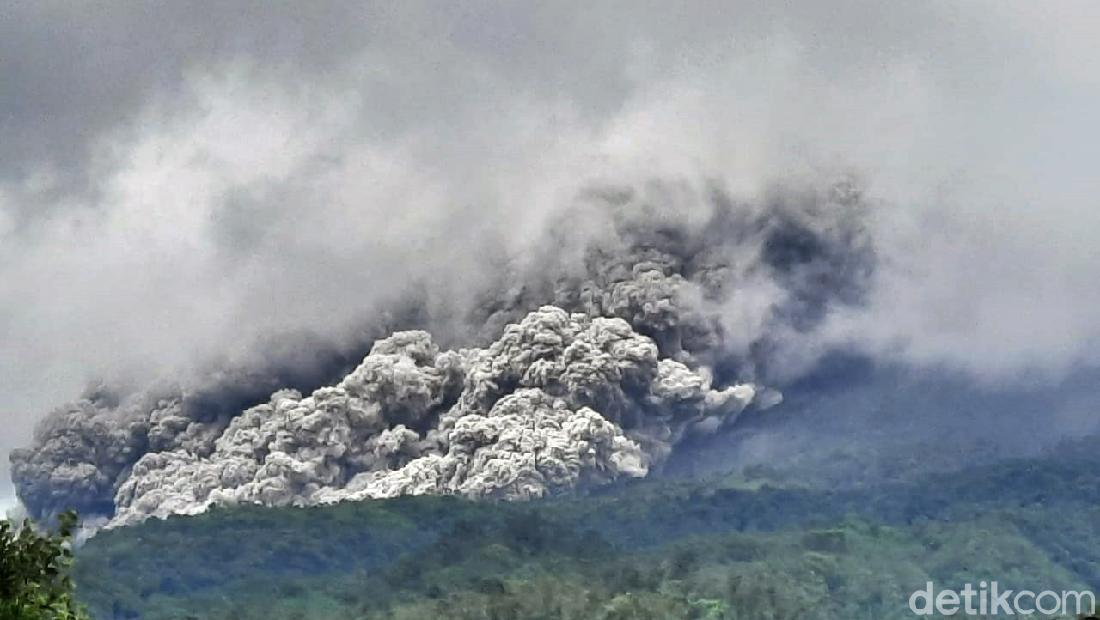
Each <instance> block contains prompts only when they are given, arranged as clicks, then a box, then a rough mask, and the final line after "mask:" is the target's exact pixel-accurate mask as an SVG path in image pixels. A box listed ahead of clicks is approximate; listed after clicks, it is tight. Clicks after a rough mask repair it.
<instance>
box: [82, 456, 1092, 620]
mask: <svg viewBox="0 0 1100 620" xmlns="http://www.w3.org/2000/svg"><path fill="white" fill-rule="evenodd" d="M760 476H763V477H762V478H760V479H755V480H746V479H744V478H743V477H742V478H738V479H724V480H718V481H714V482H711V483H707V484H702V483H670V482H643V483H639V484H634V485H629V486H626V487H623V488H619V489H612V490H609V491H607V492H605V493H601V494H599V495H596V496H593V497H587V498H566V499H558V500H554V501H544V502H537V503H532V504H478V503H472V502H467V501H462V500H459V499H455V498H429V497H425V498H400V499H395V500H389V501H379V502H366V503H355V504H343V505H338V506H332V507H326V508H302V509H279V510H274V509H263V508H258V507H238V508H232V509H218V510H215V511H212V512H210V513H208V514H205V515H201V516H197V517H188V518H173V519H169V520H167V521H152V522H148V523H146V524H144V525H141V526H138V527H133V528H127V529H121V530H112V531H106V532H102V533H100V534H99V535H98V536H96V537H95V538H93V539H92V540H91V541H90V542H89V543H88V544H87V545H86V546H85V547H84V548H83V549H82V550H81V552H80V554H79V558H78V562H77V566H76V572H75V575H74V576H75V578H76V580H77V584H78V588H79V593H80V595H81V597H82V599H83V600H84V601H86V602H87V603H88V604H89V605H90V607H91V609H92V610H93V611H94V612H95V615H96V617H97V618H102V619H113V618H139V617H140V618H157V619H160V618H165V619H167V618H180V619H182V618H202V619H211V620H214V619H220V618H227V619H228V618H232V619H241V620H247V619H249V618H263V619H265V620H277V619H292V618H301V619H311V620H312V619H325V618H364V619H378V620H381V619H383V618H388V619H395V620H396V619H401V620H413V619H422V618H423V619H427V618H458V619H474V618H477V619H500V620H504V619H511V618H516V619H532V620H534V619H542V620H549V619H576V620H581V619H584V620H590V619H607V620H612V619H624V620H625V619H662V620H664V619H671V618H676V619H679V618H697V619H704V618H705V619H710V620H717V619H734V618H737V619H749V620H767V619H780V618H837V619H841V618H843V619H845V620H852V619H856V618H867V619H872V618H873V619H876V620H879V619H885V618H911V617H913V616H912V615H911V614H910V612H909V611H908V607H907V599H908V596H909V594H910V593H911V592H913V591H914V590H916V589H918V588H922V587H923V586H924V584H925V582H926V581H929V580H931V581H934V582H936V583H937V584H938V585H940V586H942V587H961V585H962V584H963V583H966V582H971V583H977V582H979V581H981V580H991V579H996V580H998V581H999V582H1000V583H1001V584H1003V585H1004V586H1005V587H1014V588H1021V587H1041V588H1051V589H1096V588H1097V587H1098V586H1100V456H1097V455H1095V454H1094V451H1093V450H1092V449H1091V447H1090V446H1089V445H1088V444H1082V445H1080V446H1077V447H1075V448H1072V449H1065V450H1062V451H1060V452H1059V453H1058V454H1056V455H1053V456H1051V457H1047V458H1043V459H1032V460H1017V461H1010V462H1003V463H1000V464H996V465H989V466H985V467H980V468H972V469H969V470H967V471H965V472H963V473H957V474H939V475H932V476H924V477H920V478H918V479H911V480H910V479H904V477H902V478H899V479H898V480H896V481H894V482H891V483H888V484H884V485H878V486H867V487H861V488H853V489H849V490H845V491H835V490H834V491H830V490H822V489H815V488H791V487H786V488H778V487H775V486H772V485H771V484H769V483H767V481H766V476H765V474H763V473H761V474H760Z"/></svg>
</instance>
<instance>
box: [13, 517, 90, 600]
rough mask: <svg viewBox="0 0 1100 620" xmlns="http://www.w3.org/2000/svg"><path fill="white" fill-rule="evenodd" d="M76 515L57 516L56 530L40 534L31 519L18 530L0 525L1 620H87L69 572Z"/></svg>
mask: <svg viewBox="0 0 1100 620" xmlns="http://www.w3.org/2000/svg"><path fill="white" fill-rule="evenodd" d="M76 524H77V518H76V513H74V512H66V513H63V514H62V515H61V516H60V517H59V518H58V526H57V530H56V532H53V533H50V532H45V533H39V532H37V531H35V529H34V528H33V527H31V523H30V521H24V522H23V526H22V527H21V528H19V529H15V528H14V527H13V524H12V523H11V522H10V521H0V620H86V619H87V618H88V616H87V614H86V613H85V612H84V611H83V610H82V609H81V608H80V606H79V605H77V604H76V603H75V602H74V600H73V596H72V591H73V585H72V582H71V581H70V580H69V576H68V571H69V566H70V564H71V563H72V550H71V543H72V536H73V532H74V531H75V529H76Z"/></svg>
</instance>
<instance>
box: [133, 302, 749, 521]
mask: <svg viewBox="0 0 1100 620" xmlns="http://www.w3.org/2000/svg"><path fill="white" fill-rule="evenodd" d="M755 393H756V388H755V387H754V386H752V385H736V386H729V387H726V388H722V389H713V387H712V385H711V379H710V377H709V375H708V374H707V373H706V372H705V371H693V370H691V369H689V367H687V366H686V365H684V364H683V363H681V362H677V361H674V360H670V359H667V358H665V359H659V358H658V350H657V345H656V344H655V343H654V342H653V341H652V340H651V339H649V338H646V337H645V336H641V335H639V334H637V333H636V332H634V330H633V329H632V328H631V327H630V324H629V323H627V322H626V321H624V320H623V319H618V318H603V317H597V318H589V317H588V316H587V315H584V314H572V315H570V314H569V313H567V312H566V311H564V310H562V309H561V308H556V307H553V306H546V307H543V308H542V309H540V310H538V311H536V312H533V313H531V314H529V315H527V316H526V317H525V318H524V319H523V320H522V321H521V322H519V323H517V324H512V325H509V326H508V327H506V328H505V330H504V333H503V335H502V336H501V337H500V339H499V340H497V341H495V342H493V343H492V344H490V345H489V346H488V347H487V348H485V349H473V350H460V351H457V352H456V351H440V349H439V348H438V347H437V346H436V345H435V344H434V343H433V342H432V341H431V337H430V336H429V335H428V334H427V333H426V332H398V333H396V334H394V335H393V336H391V337H389V338H386V339H384V340H380V341H378V342H377V343H376V344H375V346H374V348H373V349H372V350H371V352H370V354H369V355H367V357H366V358H364V360H363V363H362V364H360V365H359V366H358V367H357V368H356V369H355V370H354V371H352V373H351V374H349V375H348V376H346V377H345V378H344V379H343V380H342V381H341V382H340V383H338V384H337V385H335V386H332V387H323V388H320V389H318V390H316V391H314V392H313V393H312V394H310V395H309V396H305V397H303V396H302V395H301V394H300V393H298V392H294V391H280V392H276V393H275V394H273V395H272V397H271V400H270V402H269V403H267V404H264V405H258V406H256V407H253V408H250V409H248V410H246V411H245V412H244V413H243V414H241V415H240V416H238V417H235V418H233V420H232V421H231V422H230V423H229V425H228V427H226V428H225V430H224V431H223V432H221V434H220V435H218V436H216V437H215V436H211V435H210V434H207V433H198V434H195V435H192V436H191V437H189V439H190V442H189V445H188V444H184V445H183V446H182V447H181V448H180V449H177V450H169V451H157V452H150V453H149V454H146V455H145V456H143V457H142V458H141V459H139V460H138V461H137V463H136V464H134V466H133V469H132V471H131V472H130V474H129V476H128V477H127V478H126V479H125V481H124V482H123V483H122V484H121V485H120V486H119V489H118V492H117V494H116V496H115V502H116V504H117V514H116V515H115V518H114V520H113V521H112V524H113V525H121V524H128V523H132V522H135V521H138V520H140V519H143V518H146V517H148V516H160V517H164V516H167V515H170V514H181V513H182V514H191V513H195V512H200V511H202V510H204V509H205V508H206V507H207V506H208V505H210V504H211V503H238V502H247V503H260V504H264V505H269V506H283V505H310V504H317V503H330V502H337V501H345V500H362V499H366V498H384V497H394V496H397V495H406V494H413V495H420V494H460V495H464V496H469V497H489V498H501V499H529V498H533V497H542V496H544V495H546V494H549V493H553V492H556V491H563V490H570V489H574V488H578V487H584V486H587V485H593V484H600V483H606V482H610V481H613V480H616V479H617V478H620V477H623V476H629V477H639V476H644V475H645V474H646V473H648V471H649V470H650V469H651V468H653V467H656V466H658V465H659V464H661V463H662V462H663V461H664V460H665V459H666V458H667V456H668V454H669V453H670V452H671V450H672V448H673V447H674V446H675V445H676V444H677V443H678V442H679V441H680V439H681V437H682V436H683V434H684V432H685V430H686V429H688V428H690V427H692V426H693V425H695V424H697V423H699V422H701V421H703V420H705V419H707V418H714V419H716V420H719V421H727V420H729V419H731V418H732V417H735V416H736V415H737V414H738V413H740V412H741V411H742V410H743V409H744V408H745V407H746V406H747V405H749V404H750V403H751V402H752V401H753V398H754V396H755ZM196 437H203V438H205V441H201V442H196V441H195V439H196Z"/></svg>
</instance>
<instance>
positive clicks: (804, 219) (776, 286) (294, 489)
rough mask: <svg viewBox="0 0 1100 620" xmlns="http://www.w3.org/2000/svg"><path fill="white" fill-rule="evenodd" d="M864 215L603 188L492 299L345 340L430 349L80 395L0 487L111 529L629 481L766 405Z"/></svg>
mask: <svg viewBox="0 0 1100 620" xmlns="http://www.w3.org/2000/svg"><path fill="white" fill-rule="evenodd" d="M867 210H868V206H867V204H866V203H865V201H864V199H863V198H862V195H861V193H860V192H859V190H858V188H857V186H856V185H855V184H854V183H853V182H851V181H848V180H844V181H841V182H837V183H832V184H829V185H827V186H825V187H798V188H792V187H791V186H790V185H788V186H785V187H784V188H783V189H777V190H775V191H773V192H771V193H770V194H768V195H767V196H766V197H765V198H764V199H763V200H762V201H761V202H759V203H746V202H741V201H738V200H734V199H732V198H731V197H730V196H729V195H728V194H727V193H726V192H724V191H722V188H721V187H719V186H716V185H708V184H704V185H702V186H698V185H693V184H688V183H658V182H653V183H645V184H640V185H636V186H624V187H615V186H607V185H601V186H599V187H598V188H596V189H592V190H590V191H586V192H584V193H583V195H582V196H580V197H579V198H578V200H577V201H576V203H575V205H574V206H573V208H572V209H570V210H568V211H567V212H566V213H565V214H564V215H563V216H562V217H560V218H558V219H555V220H553V221H551V222H549V224H548V226H547V229H546V233H545V234H544V235H542V236H541V237H539V238H537V239H536V240H534V241H533V242H532V244H531V246H530V247H528V248H526V249H525V251H524V252H523V255H522V256H519V257H516V256H497V255H495V254H494V253H493V251H491V250H489V251H487V252H486V261H485V268H486V270H488V272H489V273H490V274H491V277H489V278H488V280H489V281H491V282H492V285H490V286H487V287H484V288H483V289H478V290H472V291H460V293H461V295H459V296H458V297H457V298H456V300H455V301H454V303H453V304H451V306H450V307H448V306H447V305H446V304H440V303H439V301H438V300H436V301H434V302H432V301H430V300H427V301H423V300H422V301H423V304H421V305H419V306H417V305H416V303H415V302H411V305H413V306H415V307H417V311H416V312H410V311H401V312H396V311H395V312H394V313H393V315H392V316H390V317H389V318H387V319H386V320H385V321H382V320H375V321H373V322H372V319H371V318H369V317H368V318H367V319H365V321H364V324H371V325H373V326H374V327H373V328H372V329H364V331H363V333H364V334H367V333H372V331H374V332H377V330H378V327H379V326H381V327H383V328H393V327H398V328H402V329H406V328H409V327H427V328H430V329H432V330H433V331H438V333H440V334H442V340H440V339H439V338H438V337H437V338H433V336H432V335H429V333H428V332H427V331H421V330H413V331H398V332H396V333H394V334H393V335H391V336H389V337H386V338H382V339H380V340H378V341H377V342H375V344H374V345H373V347H372V348H371V350H370V352H369V354H368V355H366V357H364V358H362V361H361V363H358V365H357V366H355V367H354V368H353V369H351V370H350V372H347V370H346V368H347V367H346V366H345V367H343V368H342V369H340V370H339V371H336V372H334V369H337V368H341V360H343V359H344V358H346V356H347V355H348V351H354V350H355V347H354V346H350V345H349V346H346V347H345V348H344V349H343V351H342V353H340V354H337V353H333V352H332V351H333V350H338V349H333V348H332V347H328V348H325V347H321V348H319V349H318V350H319V351H320V352H317V353H314V354H313V355H311V356H305V358H306V359H313V360H315V362H316V363H315V364H314V365H313V366H312V367H311V366H310V365H309V364H304V366H305V367H306V370H302V369H301V367H299V369H298V371H297V372H291V373H288V372H287V371H286V370H285V367H284V366H283V365H276V366H277V367H278V368H279V370H278V371H272V370H271V369H269V368H266V369H251V370H250V371H249V372H248V373H244V374H242V373H241V372H237V371H234V372H233V373H228V374H226V373H222V374H218V373H211V377H214V378H210V377H207V378H204V379H198V380H193V383H194V385H185V386H175V387H171V388H162V387H158V388H150V389H145V390H135V391H129V392H127V393H121V394H120V393H114V392H112V391H111V390H108V389H97V390H93V391H90V392H89V393H88V394H86V395H85V396H84V397H83V398H82V399H80V400H79V401H77V402H75V403H72V404H70V405H66V406H64V407H62V408H60V409H58V410H56V411H54V412H53V413H51V414H50V415H49V416H48V417H47V419H46V420H45V421H44V422H43V423H42V424H41V425H40V427H39V429H38V431H37V433H36V439H35V445H34V446H32V447H31V448H30V449H27V450H22V451H16V452H14V453H13V454H12V464H13V478H14V480H15V483H16V485H17V488H18V492H19V495H20V497H21V499H22V500H23V502H24V503H25V504H26V506H27V508H28V509H29V510H30V511H31V512H32V513H34V514H38V515H43V514H49V513H51V512H54V511H57V510H59V509H62V508H65V507H70V506H71V507H76V508H78V509H80V510H83V511H85V512H91V513H99V514H104V515H109V516H113V518H114V523H128V522H131V521H134V520H140V519H142V518H145V517H147V516H149V515H157V516H163V515H167V514H173V513H192V512H197V511H201V510H203V509H205V508H206V507H207V506H208V505H210V504H211V503H217V502H226V503H231V502H242V501H243V502H260V503H263V504H271V505H286V504H312V503H324V502H334V501H341V500H349V499H351V500H354V499H362V498H369V497H389V496H394V495H399V494H423V493H447V494H462V495H467V496H472V497H497V498H506V499H521V498H530V497H537V496H542V495H545V494H548V493H555V492H560V491H564V490H568V489H574V488H583V487H586V486H590V485H598V484H601V483H605V482H609V481H612V480H615V479H617V478H620V477H624V476H628V477H630V476H643V475H646V474H647V473H649V472H651V471H654V470H656V469H658V468H660V467H661V465H662V464H663V463H664V462H665V461H666V460H667V458H668V456H669V455H670V453H671V452H672V451H673V450H675V449H676V447H677V446H678V445H680V444H682V443H683V441H684V440H685V438H688V437H692V436H696V435H699V434H704V435H705V434H708V433H713V432H714V431H716V430H718V429H719V428H721V427H723V426H727V425H729V424H732V423H733V422H734V421H735V420H736V419H737V417H738V414H739V413H740V412H741V411H742V410H743V409H745V408H746V407H747V406H749V405H750V404H753V403H755V404H756V406H757V407H759V408H762V409H763V408H767V407H769V406H772V405H775V404H776V403H777V402H779V400H781V397H780V396H779V394H778V392H777V391H775V390H772V389H769V388H767V387H764V386H766V385H770V384H773V383H774V382H775V380H777V379H782V378H783V377H784V376H790V375H792V374H797V373H798V372H799V369H800V368H805V367H809V366H810V365H812V363H813V362H814V358H815V355H816V354H818V353H820V351H818V350H817V348H816V347H815V346H814V343H815V339H816V330H817V329H818V328H819V327H820V326H821V325H822V324H823V321H824V320H825V318H826V317H827V316H828V314H829V312H830V309H833V308H837V307H840V306H853V305H858V304H859V303H860V302H861V301H862V298H863V294H864V292H865V290H866V288H867V286H868V285H869V281H870V278H871V277H872V275H873V271H874V266H875V253H874V249H873V245H872V242H871V239H870V238H869V235H868V233H867V232H866V230H865V228H864V222H865V218H866V215H867ZM500 265H504V267H500ZM476 281H479V282H481V281H484V280H483V279H477V280H476ZM439 342H443V343H445V345H446V346H447V347H450V346H451V345H452V344H454V343H456V342H457V343H458V345H459V346H460V347H461V346H465V347H467V348H459V347H456V348H454V349H453V350H445V348H444V347H441V346H440V344H439ZM298 357H299V358H301V357H303V356H302V355H299V356H298ZM307 370H308V371H307ZM326 373H329V375H330V376H328V377H326V379H327V381H320V382H319V381H318V377H321V376H323V375H325V374H326ZM238 376H247V377H251V379H250V380H248V381H239V382H238V381H236V380H235V378H236V377H238ZM324 383H330V384H333V385H323V384H324ZM265 386H267V387H268V388H269V389H267V391H266V392H264V393H265V394H271V396H270V398H268V397H266V396H264V397H259V396H258V395H257V393H258V392H262V391H263V387H265ZM318 386H320V387H318ZM283 387H285V388H287V389H279V388H283ZM292 388H299V389H300V388H305V390H307V391H308V390H314V391H312V393H310V394H309V395H308V396H307V395H304V394H303V393H302V392H301V391H296V390H295V389H292ZM315 388H316V389H315ZM250 398H251V399H252V400H251V402H246V401H248V400H249V399H250ZM265 401H266V402H265ZM257 403H260V404H257ZM250 405H254V406H250Z"/></svg>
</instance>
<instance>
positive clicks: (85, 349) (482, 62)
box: [0, 1, 1100, 497]
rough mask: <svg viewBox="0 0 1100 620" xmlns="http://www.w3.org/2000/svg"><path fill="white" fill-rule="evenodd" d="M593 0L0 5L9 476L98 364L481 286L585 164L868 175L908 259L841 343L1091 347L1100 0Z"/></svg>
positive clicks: (896, 251) (1099, 269)
mask: <svg viewBox="0 0 1100 620" xmlns="http://www.w3.org/2000/svg"><path fill="white" fill-rule="evenodd" d="M591 4H593V3H577V4H572V5H570V4H567V3H543V5H542V6H539V7H532V6H527V5H526V3H499V4H489V3H476V2H463V3H442V2H441V3H434V4H432V3H427V4H425V3H377V4H374V3H371V4H366V5H363V4H360V3H350V2H349V3H296V4H291V3H274V4H272V3H259V2H255V3H253V2H243V1H242V2H226V3H187V2H163V3H153V2H149V3H136V2H117V3H114V4H107V5H101V4H98V3H97V4H95V5H93V4H92V3H67V2H9V3H6V4H5V6H4V8H0V455H4V457H5V458H3V459H2V464H0V479H2V480H3V482H0V497H2V496H4V495H6V494H8V493H10V491H9V488H10V487H8V486H6V481H7V469H6V468H7V463H6V453H7V451H8V450H9V449H10V448H11V447H13V446H17V445H20V444H23V443H25V441H26V440H27V437H28V436H29V432H30V429H31V428H32V426H33V422H34V420H35V419H37V417H39V416H40V415H41V413H42V412H43V411H44V410H46V409H48V408H49V407H51V406H53V405H56V404H58V403H61V402H64V401H65V400H67V399H70V398H71V397H72V396H74V395H75V394H76V393H77V392H78V391H79V390H80V388H81V386H82V385H83V384H84V383H85V382H86V381H87V380H88V379H90V378H92V377H108V378H131V377H144V376H147V375H149V374H151V373H172V372H176V371H181V370H183V369H185V368H187V367H188V366H189V365H191V364H195V363H197V361H198V360H203V359H207V358H208V357H209V356H212V355H221V354H224V355H231V356H232V355H235V354H243V352H244V351H245V349H246V348H247V345H248V343H249V342H250V341H251V340H252V339H254V338H256V337H258V336H260V335H263V334H265V333H269V332H271V331H272V330H279V329H287V328H297V327H303V326H305V327H309V328H312V329H314V330H317V331H320V332H322V333H325V334H329V335H331V336H333V337H339V335H340V333H341V330H344V329H346V328H347V327H348V325H349V324H351V323H352V322H353V321H354V319H355V318H356V317H358V316H362V314H363V313H364V312H369V311H370V308H371V307H373V306H374V305H376V304H378V303H380V302H384V301H385V300H386V299H387V298H389V297H393V296H396V295H399V294H400V293H401V288H402V286H403V285H404V284H405V283H407V282H409V281H411V280H413V279H417V278H426V279H428V280H430V281H433V282H436V283H439V285H440V287H444V285H445V288H441V289H440V290H441V291H446V292H453V291H455V290H456V289H461V288H462V287H463V284H464V283H468V282H471V281H476V279H477V277H478V274H477V273H476V269H474V268H473V265H474V264H475V263H476V259H477V257H478V255H479V252H480V251H481V248H480V243H481V242H482V241H481V240H483V239H492V240H493V242H494V243H500V244H504V245H506V246H508V247H507V248H506V249H507V250H510V251H518V250H519V249H520V248H522V244H523V242H524V239H525V238H527V236H528V235H530V234H533V233H534V231H537V230H538V227H539V223H540V222H541V221H542V219H543V218H545V217H546V216H547V215H548V214H550V213H553V212H554V210H555V209H557V208H560V207H561V205H562V204H564V202H565V201H567V200H568V198H569V197H570V196H571V195H572V194H573V193H574V192H575V191H576V190H577V189H578V188H579V187H581V186H582V185H583V183H584V182H585V181H586V180H589V179H592V178H612V179H638V178H644V177H649V176H664V177H678V178H685V179H689V180H698V179H702V178H717V179H721V180H722V181H723V182H724V183H726V184H727V185H728V186H729V187H730V188H731V189H733V190H734V191H735V192H737V193H739V194H741V195H744V196H747V197H751V196H752V195H753V194H754V193H756V192H758V191H760V190H761V188H762V187H764V186H765V185H767V184H768V183H771V182H773V181H774V180H776V179H777V178H785V177H791V176H794V177H805V176H814V175H821V174H828V173H833V172H837V171H847V172H854V173H856V174H858V175H859V176H860V178H862V179H863V180H864V182H865V183H866V184H867V187H868V189H869V193H870V194H871V195H872V196H873V197H874V198H875V200H876V201H877V202H878V203H879V206H880V208H879V210H878V215H877V217H876V220H875V226H876V230H877V235H878V237H879V238H880V240H882V242H883V248H884V259H885V262H886V265H887V268H886V269H884V270H883V273H882V276H881V278H882V279H881V281H880V282H879V284H878V286H877V287H876V288H875V293H874V295H873V299H872V303H871V304H870V306H869V307H868V308H865V309H862V310H860V311H859V312H858V313H853V314H851V315H847V316H837V317H834V318H833V320H832V322H831V323H830V328H829V329H828V330H826V332H825V334H826V339H825V341H823V342H821V343H819V345H820V346H828V345H831V344H836V343H844V344H848V345H851V346H854V347H857V348H859V349H862V350H864V351H867V352H869V353H872V354H874V355H876V356H882V357H885V358H890V359H895V360H900V361H903V362H908V363H916V364H922V365H935V366H942V367H945V368H949V369H955V370H958V371H959V372H966V373H969V374H970V375H972V376H973V377H975V378H976V379H979V380H981V381H983V382H994V383H997V382H1007V383H1014V382H1020V381H1029V382H1041V381H1045V380H1049V379H1051V378H1057V377H1058V376H1060V375H1061V374H1062V373H1064V372H1065V371H1066V370H1067V369H1068V368H1070V367H1074V366H1079V365H1081V364H1088V363H1096V362H1097V361H1098V360H1097V353H1096V351H1097V350H1098V349H1097V346H1096V345H1097V344H1100V312H1098V311H1097V310H1096V308H1097V307H1098V306H1100V204H1098V202H1100V199H1098V198H1097V197H1098V196H1100V192H1098V190H1100V187H1098V186H1100V175H1097V174H1096V173H1095V163H1096V162H1097V161H1100V116H1098V115H1097V114H1096V112H1095V110H1096V109H1098V108H1100V4H1098V3H1095V2H1068V1H1066V2H1056V3H1033V2H968V3H953V2H952V3H947V2H942V3H941V2H922V3H912V2H893V3H883V2H839V3H829V4H830V6H827V7H826V6H824V4H825V3H819V2H804V3H797V2H792V3H774V2H760V3H755V2H713V3H705V2H698V3H682V5H681V4H678V5H677V6H672V5H670V4H669V3H658V2H652V3H639V2H623V3H612V2H608V3H595V6H591ZM502 233H503V234H502Z"/></svg>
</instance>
